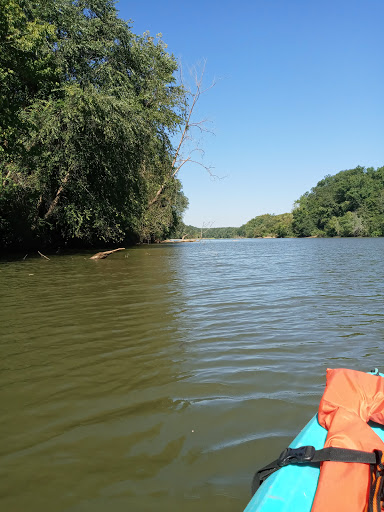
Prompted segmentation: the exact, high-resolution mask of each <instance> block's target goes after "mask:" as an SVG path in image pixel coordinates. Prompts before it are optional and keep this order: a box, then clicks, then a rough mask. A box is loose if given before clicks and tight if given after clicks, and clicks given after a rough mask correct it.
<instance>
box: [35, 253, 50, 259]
mask: <svg viewBox="0 0 384 512" xmlns="http://www.w3.org/2000/svg"><path fill="white" fill-rule="evenodd" d="M37 252H38V253H39V254H40V256H41V257H42V258H45V259H46V260H49V259H50V258H48V256H45V255H44V254H43V253H42V252H40V251H37Z"/></svg>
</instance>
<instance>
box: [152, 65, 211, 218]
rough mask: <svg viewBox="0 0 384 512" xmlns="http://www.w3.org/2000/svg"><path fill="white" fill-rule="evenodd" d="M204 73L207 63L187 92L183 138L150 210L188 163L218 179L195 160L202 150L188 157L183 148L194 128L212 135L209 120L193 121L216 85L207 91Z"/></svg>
mask: <svg viewBox="0 0 384 512" xmlns="http://www.w3.org/2000/svg"><path fill="white" fill-rule="evenodd" d="M204 71H205V62H204V64H203V66H202V71H201V73H200V75H198V74H197V71H196V70H195V73H194V80H195V88H194V91H191V90H187V94H188V95H189V96H190V98H191V101H190V106H189V108H188V110H187V113H186V116H185V122H184V124H183V126H182V131H181V136H180V140H179V144H178V146H177V148H176V151H175V154H174V157H173V160H172V164H171V167H170V170H169V174H168V175H167V176H166V178H165V180H164V182H163V183H162V185H161V186H160V187H159V189H158V190H157V192H156V194H155V195H154V196H153V197H152V199H151V200H150V201H149V202H148V208H150V207H151V206H152V205H153V204H154V203H156V202H157V201H158V200H159V198H160V197H161V195H162V193H163V191H164V189H165V187H166V186H167V183H169V181H170V180H173V179H175V178H176V175H177V174H178V172H179V171H180V169H181V168H182V167H183V166H184V165H185V164H187V163H191V164H197V165H200V166H201V167H203V168H204V169H205V170H206V171H207V172H208V174H209V175H210V176H211V177H217V176H215V175H214V174H213V172H212V167H210V166H207V165H205V164H204V163H203V162H202V161H201V160H199V159H195V155H196V153H197V154H200V155H201V156H203V155H204V151H203V150H202V149H201V148H198V147H194V148H193V149H191V150H190V151H189V152H188V154H187V155H185V154H183V151H182V150H183V148H184V147H185V145H186V143H187V141H192V140H193V137H192V136H191V130H193V129H194V128H195V129H197V130H199V131H200V133H204V132H205V133H212V132H211V131H210V130H208V129H207V127H206V124H207V122H208V120H207V119H203V120H201V121H198V122H194V121H193V120H192V115H193V113H194V110H195V107H196V104H197V102H198V101H199V99H200V96H201V95H202V94H204V93H205V92H207V91H209V90H210V89H212V87H214V86H215V85H216V82H215V81H213V82H212V84H211V85H210V86H209V87H207V88H206V89H203V88H202V84H203V78H204ZM181 81H182V82H183V79H182V78H181Z"/></svg>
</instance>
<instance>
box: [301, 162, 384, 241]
mask: <svg viewBox="0 0 384 512" xmlns="http://www.w3.org/2000/svg"><path fill="white" fill-rule="evenodd" d="M292 227H293V231H294V233H295V234H296V235H297V236H384V167H380V168H378V169H376V170H375V169H374V168H372V167H370V168H368V169H365V168H364V167H360V166H359V167H356V168H355V169H350V170H346V171H341V172H339V173H337V174H335V175H334V176H326V177H325V178H324V179H323V180H321V181H319V183H318V184H317V185H316V186H315V187H313V188H312V189H311V191H310V192H306V193H305V194H304V195H302V196H301V197H300V199H299V200H298V201H297V202H296V203H295V208H294V210H293V223H292Z"/></svg>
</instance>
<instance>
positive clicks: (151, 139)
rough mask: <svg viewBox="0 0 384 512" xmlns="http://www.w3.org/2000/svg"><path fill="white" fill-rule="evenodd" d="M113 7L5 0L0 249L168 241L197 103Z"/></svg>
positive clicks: (169, 60)
mask: <svg viewBox="0 0 384 512" xmlns="http://www.w3.org/2000/svg"><path fill="white" fill-rule="evenodd" d="M176 70H177V63H176V60H175V58H174V57H173V56H172V55H170V54H169V53H167V51H166V45H165V44H164V43H163V42H162V40H161V38H160V37H157V38H155V39H154V38H152V37H150V36H149V35H148V34H144V35H143V36H138V35H135V34H133V32H132V31H131V28H130V26H129V24H128V23H126V22H125V21H123V20H121V19H119V18H118V15H117V11H116V8H115V6H114V2H112V1H111V0H76V1H73V0H55V1H54V2H33V1H30V0H0V82H1V91H0V247H3V248H4V247H5V248H11V247H12V248H17V247H28V246H35V247H44V246H56V247H57V246H60V245H63V246H65V245H72V246H73V245H74V246H85V245H95V244H100V243H104V244H105V243H107V242H108V243H120V242H123V241H139V240H143V239H150V240H154V239H159V238H163V237H165V236H168V235H169V234H170V232H171V230H172V229H174V228H175V227H176V226H177V224H178V222H179V221H180V219H181V215H182V213H183V211H184V209H185V208H186V206H187V199H186V198H185V196H184V195H183V194H182V191H181V184H180V181H179V180H178V179H177V178H176V176H175V173H174V171H173V165H174V154H175V150H174V148H173V147H172V143H171V140H172V136H173V135H174V134H175V133H177V132H178V131H180V129H181V128H182V127H183V126H184V127H185V120H186V119H187V117H186V113H187V105H186V104H187V95H186V92H185V90H184V89H183V87H182V86H180V85H177V83H176V80H175V72H176Z"/></svg>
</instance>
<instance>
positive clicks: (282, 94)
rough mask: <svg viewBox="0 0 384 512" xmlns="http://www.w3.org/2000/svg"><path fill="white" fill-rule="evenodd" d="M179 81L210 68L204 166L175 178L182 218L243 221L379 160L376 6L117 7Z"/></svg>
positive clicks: (197, 0) (381, 66) (151, 0)
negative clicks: (152, 39)
mask: <svg viewBox="0 0 384 512" xmlns="http://www.w3.org/2000/svg"><path fill="white" fill-rule="evenodd" d="M117 8H118V10H119V13H120V14H119V15H120V17H121V18H123V19H125V20H132V30H133V32H134V33H136V34H142V33H143V32H145V31H149V32H150V33H151V35H152V36H155V35H156V34H158V33H161V34H162V38H163V40H164V42H165V43H167V45H168V51H169V52H170V53H172V54H174V56H175V57H176V59H177V60H178V62H180V63H181V65H182V68H183V74H184V76H185V77H186V79H188V80H189V81H190V83H191V85H192V84H193V80H192V78H190V79H189V70H190V69H193V68H194V67H197V68H199V65H200V66H201V63H203V62H205V63H206V64H205V74H204V85H205V86H206V87H209V86H210V85H211V84H212V83H213V82H215V85H214V87H212V88H210V89H209V90H208V91H206V93H204V94H203V95H202V96H201V97H200V100H199V103H198V104H197V107H196V110H195V112H194V121H196V122H197V121H200V120H202V119H208V120H209V124H208V125H207V126H208V128H209V129H210V130H211V131H212V132H213V134H210V133H207V134H205V135H204V136H203V137H200V136H199V135H198V134H197V135H198V136H197V140H196V144H197V145H198V147H200V148H202V149H203V150H204V159H203V163H204V165H206V166H210V167H213V169H212V172H213V173H214V174H215V175H216V176H217V178H215V177H212V176H210V174H209V173H208V172H207V171H206V170H205V169H204V168H203V167H201V166H198V165H187V166H184V167H183V169H182V171H180V174H179V178H180V180H181V182H182V183H183V190H184V193H185V195H186V196H187V197H188V199H189V208H188V210H187V212H186V213H185V216H184V222H185V223H186V224H191V225H194V226H203V225H204V226H208V225H209V226H212V227H221V226H240V225H242V224H244V223H246V222H247V221H249V220H250V219H252V218H253V217H255V216H257V215H262V214H264V213H272V214H279V213H285V212H290V211H292V208H293V205H294V202H295V201H296V200H297V199H299V197H300V196H301V195H302V194H304V193H305V192H306V191H309V190H310V189H311V188H312V187H314V186H315V185H316V184H317V182H318V181H320V180H321V179H322V178H323V177H324V176H325V175H328V174H336V173H337V172H339V171H341V170H345V169H351V168H354V167H356V166H357V165H362V166H364V167H375V168H376V167H381V166H383V165H384V59H383V50H384V30H383V29H382V27H383V23H384V2H383V0H359V1H356V0H321V1H320V0H316V1H314V0H247V1H246V0H237V1H228V0H221V1H215V0H205V1H203V0H194V1H193V2H185V1H184V2H183V1H180V0H177V1H174V0H172V1H167V0H163V1H159V0H157V1H156V0H142V1H140V0H136V1H135V2H132V1H128V0H120V2H118V3H117Z"/></svg>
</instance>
